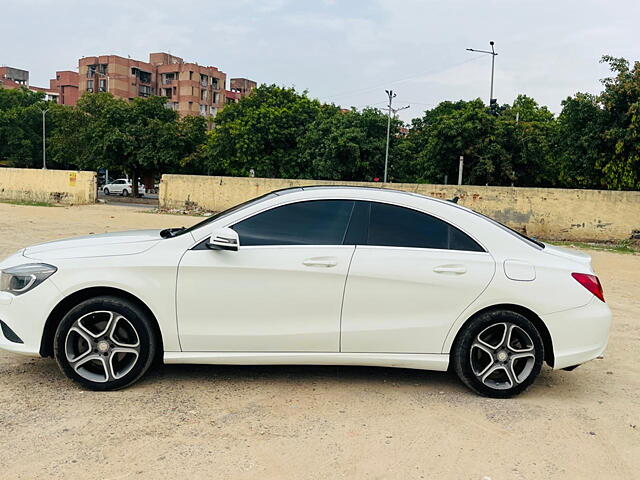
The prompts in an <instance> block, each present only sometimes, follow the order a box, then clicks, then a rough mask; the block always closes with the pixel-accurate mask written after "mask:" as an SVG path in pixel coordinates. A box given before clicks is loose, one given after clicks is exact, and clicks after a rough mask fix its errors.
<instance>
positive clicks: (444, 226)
mask: <svg viewBox="0 0 640 480" xmlns="http://www.w3.org/2000/svg"><path fill="white" fill-rule="evenodd" d="M367 245H377V246H386V247H409V248H437V249H443V250H465V251H471V252H484V249H483V248H482V247H481V246H480V245H479V244H478V242H476V241H475V240H473V239H472V238H471V237H470V236H469V235H467V234H466V233H464V232H463V231H461V230H460V229H458V228H456V227H454V226H453V225H451V224H449V223H447V222H445V221H443V220H440V219H439V218H436V217H433V216H431V215H428V214H426V213H422V212H418V211H416V210H412V209H410V208H405V207H399V206H397V205H389V204H385V203H376V202H371V213H370V220H369V231H368V234H367Z"/></svg>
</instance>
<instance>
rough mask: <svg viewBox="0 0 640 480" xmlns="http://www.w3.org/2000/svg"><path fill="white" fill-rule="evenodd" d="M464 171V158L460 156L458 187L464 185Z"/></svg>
mask: <svg viewBox="0 0 640 480" xmlns="http://www.w3.org/2000/svg"><path fill="white" fill-rule="evenodd" d="M463 169H464V157H463V156H462V155H460V163H459V164H458V185H462V170H463Z"/></svg>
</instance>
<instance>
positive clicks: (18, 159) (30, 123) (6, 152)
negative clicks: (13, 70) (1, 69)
mask: <svg viewBox="0 0 640 480" xmlns="http://www.w3.org/2000/svg"><path fill="white" fill-rule="evenodd" d="M43 99H44V95H43V94H42V93H35V92H31V91H29V90H27V89H26V88H20V89H13V90H7V89H0V162H2V163H3V164H5V165H6V166H10V167H31V168H37V167H41V166H42V113H41V110H40V108H44V109H46V108H48V105H47V104H46V103H45V102H44V101H43Z"/></svg>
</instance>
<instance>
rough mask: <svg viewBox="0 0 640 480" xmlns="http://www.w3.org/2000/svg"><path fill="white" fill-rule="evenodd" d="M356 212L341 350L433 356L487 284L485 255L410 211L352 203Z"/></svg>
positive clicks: (489, 264) (489, 271) (441, 224)
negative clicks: (357, 231)
mask: <svg viewBox="0 0 640 480" xmlns="http://www.w3.org/2000/svg"><path fill="white" fill-rule="evenodd" d="M359 213H360V221H361V222H362V224H363V225H367V227H364V228H363V230H362V233H361V236H360V238H359V239H357V240H356V242H355V243H357V247H356V251H355V253H354V256H353V259H352V261H351V267H350V269H349V276H348V279H347V285H346V288H345V297H344V306H343V312H342V331H341V351H342V352H377V353H382V352H385V353H440V352H441V349H442V344H443V342H444V339H445V337H446V335H447V332H448V331H449V328H450V327H451V325H452V324H453V322H454V321H455V319H456V318H457V317H458V316H459V315H460V314H461V313H462V311H463V310H464V309H465V308H466V307H467V306H468V305H469V304H470V303H471V302H472V301H473V300H475V299H476V298H477V297H478V296H479V295H480V293H481V292H482V291H483V290H484V289H485V288H486V286H487V285H488V284H489V282H490V281H491V278H492V277H493V274H494V271H495V262H494V260H493V258H492V257H491V255H489V253H487V252H486V251H485V250H484V249H483V248H482V247H481V246H480V245H479V244H478V243H477V242H476V241H475V240H473V239H472V238H471V237H470V236H469V235H467V234H466V233H464V232H462V231H461V230H460V229H458V228H456V227H455V226H453V225H450V224H449V223H447V222H445V221H443V220H441V219H439V218H436V217H434V216H431V215H427V214H425V213H422V212H419V211H417V210H413V209H410V208H406V207H401V206H397V205H390V204H385V203H377V202H370V203H365V202H360V206H359ZM363 216H364V217H365V219H368V222H367V221H366V220H362V218H363ZM352 223H355V222H352Z"/></svg>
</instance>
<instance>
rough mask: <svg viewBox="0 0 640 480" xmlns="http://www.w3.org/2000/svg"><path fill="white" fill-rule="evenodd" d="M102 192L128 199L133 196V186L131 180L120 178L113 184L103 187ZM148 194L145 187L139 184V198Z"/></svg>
mask: <svg viewBox="0 0 640 480" xmlns="http://www.w3.org/2000/svg"><path fill="white" fill-rule="evenodd" d="M102 192H103V193H104V194H105V195H111V194H112V193H113V194H117V195H122V196H123V197H128V196H129V195H132V194H133V185H132V184H131V180H127V179H126V178H119V179H117V180H114V181H113V182H111V183H107V184H106V185H104V186H103V187H102ZM145 193H146V191H145V188H144V185H143V184H141V183H139V182H138V196H140V197H143V196H144V194H145Z"/></svg>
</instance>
